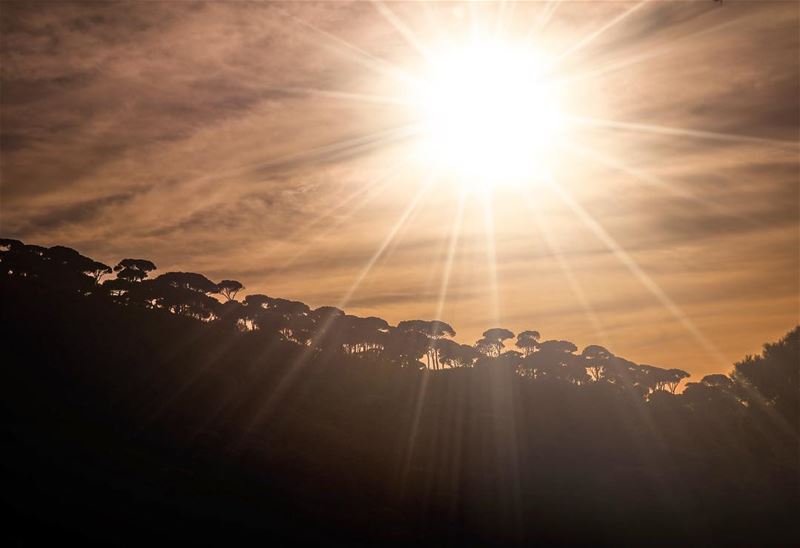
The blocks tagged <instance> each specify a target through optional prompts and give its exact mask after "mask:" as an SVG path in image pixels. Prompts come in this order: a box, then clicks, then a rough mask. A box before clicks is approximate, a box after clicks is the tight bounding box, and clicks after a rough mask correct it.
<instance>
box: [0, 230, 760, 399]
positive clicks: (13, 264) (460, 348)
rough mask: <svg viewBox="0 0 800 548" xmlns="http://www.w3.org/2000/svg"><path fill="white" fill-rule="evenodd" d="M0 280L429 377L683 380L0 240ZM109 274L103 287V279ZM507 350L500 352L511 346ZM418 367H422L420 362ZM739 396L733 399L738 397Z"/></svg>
mask: <svg viewBox="0 0 800 548" xmlns="http://www.w3.org/2000/svg"><path fill="white" fill-rule="evenodd" d="M0 265H2V270H3V272H2V274H3V275H4V276H8V277H11V278H23V279H25V280H29V281H31V280H36V281H39V282H40V283H43V284H46V285H48V286H50V287H54V288H58V289H61V290H65V291H72V292H77V293H80V294H83V295H86V296H93V297H102V298H107V299H111V300H113V301H114V302H116V303H118V304H120V305H122V306H130V307H139V308H145V309H160V310H164V311H167V312H170V313H172V314H176V315H179V316H185V317H189V318H194V319H196V320H199V321H203V322H218V323H220V324H224V325H228V326H230V328H231V329H236V330H239V331H245V332H257V333H258V334H259V335H261V336H272V337H280V338H282V339H283V340H286V341H291V342H293V343H296V344H298V345H300V346H302V347H311V348H314V349H316V350H317V351H319V352H334V353H346V354H348V355H351V356H355V357H359V358H363V359H368V360H381V361H382V362H384V363H391V364H394V365H396V366H398V367H410V368H416V369H432V370H439V369H444V368H460V367H505V368H509V369H512V370H514V371H517V372H518V373H519V375H521V376H523V377H527V378H530V379H533V380H541V379H551V380H560V381H564V382H570V383H573V384H576V385H584V384H587V383H591V382H606V383H610V384H613V385H615V386H617V387H619V388H620V389H625V390H630V391H633V392H635V393H637V394H638V395H639V396H641V397H643V398H651V397H653V396H654V394H656V393H658V392H665V391H666V392H669V393H671V394H675V392H676V390H677V388H678V386H679V384H680V383H681V381H682V380H683V379H685V378H687V377H689V374H688V373H687V372H686V371H683V370H681V369H663V368H660V367H655V366H653V365H646V364H636V363H633V362H631V361H629V360H626V359H624V358H622V357H619V356H615V355H614V354H612V353H611V352H610V351H609V350H607V349H606V348H604V347H602V346H598V345H590V346H587V347H585V348H584V349H583V350H582V351H581V352H578V348H577V346H576V345H575V344H573V343H572V342H570V341H565V340H541V335H540V334H539V332H538V331H532V330H527V331H522V332H521V333H519V334H517V335H516V337H515V334H514V333H513V332H511V331H509V330H508V329H503V328H492V329H489V330H487V331H485V332H484V333H483V336H482V337H481V338H480V339H479V340H478V341H476V342H475V344H474V345H468V344H459V343H458V342H456V341H454V340H453V339H452V337H454V336H455V334H456V333H455V330H454V329H453V328H452V327H451V326H450V325H449V324H447V323H445V322H443V321H439V320H431V321H428V320H408V321H403V322H400V323H399V324H398V325H396V326H392V325H389V323H388V322H386V321H385V320H383V319H381V318H376V317H369V318H362V317H358V316H353V315H349V314H346V313H345V312H344V311H342V310H340V309H338V308H335V307H332V306H322V307H319V308H316V309H311V308H310V307H309V306H308V305H306V304H304V303H302V302H298V301H291V300H287V299H282V298H277V297H270V296H267V295H261V294H254V295H247V296H245V297H244V298H243V299H241V300H237V298H236V297H237V295H238V294H239V293H240V292H241V291H242V290H243V289H244V286H243V285H242V284H241V283H240V282H238V281H236V280H222V281H220V282H219V283H214V282H212V281H211V280H209V279H208V278H207V277H205V276H203V275H202V274H197V273H193V272H166V273H164V274H160V275H158V276H156V277H154V278H151V277H150V276H151V275H152V273H153V272H154V271H155V270H156V265H155V264H154V263H153V262H151V261H149V260H145V259H131V258H128V259H123V260H121V261H120V262H119V263H118V264H117V265H116V266H114V267H113V268H112V267H111V266H109V265H106V264H103V263H101V262H99V261H95V260H93V259H91V258H89V257H85V256H83V255H81V254H80V253H79V252H77V251H76V250H74V249H71V248H68V247H64V246H54V247H50V248H45V247H41V246H37V245H27V244H24V243H22V242H20V241H18V240H11V239H3V240H0ZM109 275H114V277H113V278H110V279H106V280H104V278H105V277H106V276H109ZM512 343H513V346H514V347H515V348H516V349H507V345H509V344H512ZM422 360H424V362H423V361H422ZM746 371H748V369H747V368H745V369H743V370H742V373H741V374H740V375H738V376H734V378H729V377H725V376H723V375H710V376H707V377H705V378H703V379H702V380H701V382H700V383H690V384H689V385H688V389H689V393H690V394H691V393H692V392H696V391H702V390H707V389H714V390H717V391H720V392H725V393H728V392H731V391H732V390H734V388H735V387H734V384H735V383H736V381H737V380H751V377H752V375H749V376H748V373H746ZM741 394H742V392H741V390H740V391H739V392H737V395H738V396H741Z"/></svg>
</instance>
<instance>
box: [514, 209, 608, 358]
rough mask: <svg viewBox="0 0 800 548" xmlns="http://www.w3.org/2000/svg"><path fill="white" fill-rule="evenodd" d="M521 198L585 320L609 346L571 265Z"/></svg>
mask: <svg viewBox="0 0 800 548" xmlns="http://www.w3.org/2000/svg"><path fill="white" fill-rule="evenodd" d="M523 196H524V199H525V201H526V203H527V205H528V207H529V209H530V210H531V214H532V216H533V218H534V221H535V222H536V227H537V228H538V230H539V234H541V235H542V238H543V239H544V242H545V245H547V248H548V249H549V250H550V254H551V255H552V256H553V257H554V258H555V259H556V262H557V263H558V266H559V268H560V269H561V272H563V274H564V277H565V278H566V279H567V283H568V284H569V286H570V290H571V291H572V294H573V295H574V296H575V298H576V299H577V301H578V304H580V306H581V308H582V309H583V313H584V315H585V316H586V319H587V320H589V323H590V324H591V326H592V328H593V329H594V331H595V333H596V334H597V335H598V336H599V337H600V339H601V340H602V342H603V344H604V345H605V346H610V339H609V336H608V331H607V330H606V328H605V326H604V325H603V323H602V322H601V321H600V318H599V317H598V315H597V313H596V312H595V309H594V306H592V303H591V302H590V301H589V298H588V297H587V295H586V292H585V291H584V289H583V285H582V284H581V283H580V281H579V280H578V278H577V276H575V272H574V270H573V269H572V265H570V264H569V261H568V260H567V257H566V254H565V253H564V251H563V250H562V248H561V245H560V244H559V243H558V241H557V240H556V238H555V236H553V234H552V231H551V230H550V229H549V228H548V227H547V223H544V222H542V219H541V215H540V212H539V210H538V208H537V207H536V204H535V203H533V202H532V200H531V199H530V197H529V196H528V195H527V194H525V193H523Z"/></svg>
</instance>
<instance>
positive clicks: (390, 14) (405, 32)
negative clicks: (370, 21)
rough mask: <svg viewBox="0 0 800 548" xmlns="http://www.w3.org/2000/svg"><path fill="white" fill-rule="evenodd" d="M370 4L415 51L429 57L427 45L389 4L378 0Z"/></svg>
mask: <svg viewBox="0 0 800 548" xmlns="http://www.w3.org/2000/svg"><path fill="white" fill-rule="evenodd" d="M371 3H372V6H373V7H374V8H375V9H376V10H378V13H380V14H381V15H382V16H383V18H384V19H386V20H387V21H388V22H389V23H390V24H391V25H392V26H393V27H394V28H395V30H396V31H397V32H399V33H400V34H401V35H402V36H403V38H405V40H406V42H408V44H409V45H410V46H411V47H413V48H414V49H415V50H417V52H418V53H419V54H420V55H421V56H422V57H423V58H424V59H426V60H427V59H430V57H431V54H430V52H429V51H428V48H427V46H425V44H423V43H422V41H421V40H420V39H419V38H418V37H417V35H416V33H415V32H414V31H413V30H412V29H411V28H410V27H409V26H408V25H406V24H405V23H404V22H403V20H402V19H400V17H398V16H397V14H396V13H395V12H394V11H392V10H391V9H390V8H389V6H387V5H386V4H385V3H384V2H382V1H380V0H371Z"/></svg>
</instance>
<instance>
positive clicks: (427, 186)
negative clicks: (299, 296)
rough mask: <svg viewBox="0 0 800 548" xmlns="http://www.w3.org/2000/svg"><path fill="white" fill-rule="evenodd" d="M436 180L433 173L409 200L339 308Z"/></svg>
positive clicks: (340, 302) (343, 304)
mask: <svg viewBox="0 0 800 548" xmlns="http://www.w3.org/2000/svg"><path fill="white" fill-rule="evenodd" d="M434 180H435V175H431V176H430V177H429V178H428V180H427V181H425V182H424V183H423V184H422V186H421V187H420V189H419V190H418V191H417V193H416V194H415V195H414V197H413V198H412V199H411V202H409V204H408V205H407V206H406V208H405V210H404V211H403V213H402V215H400V218H399V219H398V220H397V221H396V222H395V224H394V225H393V226H392V227H391V229H390V230H389V232H388V233H387V234H386V237H385V238H384V239H383V241H382V242H381V243H380V245H379V246H378V249H376V250H375V252H374V253H373V254H372V256H371V257H370V258H369V260H368V261H367V264H366V265H364V267H363V268H362V269H361V271H360V272H359V273H358V275H357V276H356V278H355V280H354V281H353V283H352V284H351V286H350V287H349V288H348V290H347V291H346V292H345V293H344V295H342V298H341V299H340V300H339V302H338V304H337V305H336V306H337V307H338V308H343V307H344V306H346V305H347V303H348V301H349V300H350V298H351V297H352V296H353V294H354V293H355V292H356V291H357V290H358V288H359V286H360V285H361V283H362V282H363V281H364V279H365V278H366V277H367V275H368V274H369V273H370V271H371V270H372V267H373V266H374V265H375V263H376V262H377V261H378V260H379V259H380V258H381V256H382V255H383V253H384V252H385V251H386V249H387V248H388V247H389V246H390V245H391V244H392V242H394V239H395V236H397V233H398V232H400V230H401V229H402V228H403V226H404V225H405V224H406V221H407V220H408V218H409V217H410V216H411V214H412V213H413V212H414V210H416V208H417V205H419V203H420V201H422V198H423V196H424V195H425V194H426V193H427V191H428V190H429V189H430V187H431V186H432V185H433V182H434Z"/></svg>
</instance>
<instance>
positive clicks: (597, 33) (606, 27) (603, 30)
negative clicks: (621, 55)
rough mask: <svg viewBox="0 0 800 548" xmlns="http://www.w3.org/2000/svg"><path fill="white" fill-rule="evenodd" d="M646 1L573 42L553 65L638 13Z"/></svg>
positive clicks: (557, 57) (556, 58)
mask: <svg viewBox="0 0 800 548" xmlns="http://www.w3.org/2000/svg"><path fill="white" fill-rule="evenodd" d="M646 3H647V1H646V0H642V1H641V2H639V3H638V4H635V5H633V6H632V7H630V8H628V9H627V10H625V11H624V12H622V13H621V14H619V15H617V16H616V17H614V18H613V19H611V21H609V22H607V23H606V24H605V25H603V26H602V27H600V28H598V29H596V30H595V31H594V32H591V33H589V34H587V35H586V36H584V37H583V38H581V39H580V40H578V41H577V42H576V43H575V44H573V45H572V46H570V47H569V48H567V50H566V51H564V52H562V53H560V54H559V55H557V56H556V57H555V59H553V61H552V64H553V65H560V64H562V63H563V62H564V60H565V59H567V58H568V57H570V56H571V55H574V54H575V53H577V52H579V51H580V50H582V49H583V48H585V47H586V46H588V45H589V44H591V43H592V42H594V41H595V40H597V39H598V38H599V37H600V36H602V35H603V34H605V33H606V32H608V31H609V30H610V29H612V28H614V27H615V26H617V25H618V24H619V23H621V22H622V21H624V20H625V19H626V18H628V17H629V16H630V15H632V14H634V13H636V12H637V11H638V10H639V9H641V8H642V6H644V5H645V4H646Z"/></svg>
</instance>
